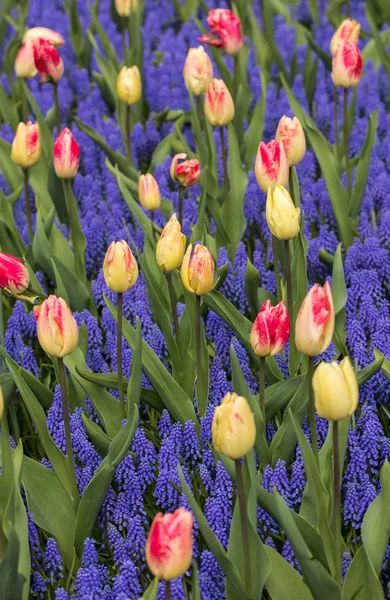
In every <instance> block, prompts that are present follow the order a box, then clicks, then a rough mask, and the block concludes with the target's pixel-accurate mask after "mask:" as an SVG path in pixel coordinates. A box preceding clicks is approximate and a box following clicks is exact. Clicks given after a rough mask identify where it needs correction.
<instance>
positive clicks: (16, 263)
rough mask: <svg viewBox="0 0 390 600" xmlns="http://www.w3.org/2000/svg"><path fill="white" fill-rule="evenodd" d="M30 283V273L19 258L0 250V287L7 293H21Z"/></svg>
mask: <svg viewBox="0 0 390 600" xmlns="http://www.w3.org/2000/svg"><path fill="white" fill-rule="evenodd" d="M29 284H30V275H29V273H28V270H27V269H26V267H25V266H24V264H23V262H22V261H21V260H20V259H19V258H15V257H14V256H11V255H10V254H5V253H4V252H0V288H1V289H2V290H5V291H6V292H8V293H9V294H16V295H19V294H22V293H23V292H24V291H25V290H26V289H27V288H28V286H29Z"/></svg>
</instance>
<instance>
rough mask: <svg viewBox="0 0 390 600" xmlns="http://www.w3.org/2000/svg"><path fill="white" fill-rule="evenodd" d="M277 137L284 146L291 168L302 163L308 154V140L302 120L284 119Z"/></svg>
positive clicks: (277, 131)
mask: <svg viewBox="0 0 390 600" xmlns="http://www.w3.org/2000/svg"><path fill="white" fill-rule="evenodd" d="M275 137H276V140H277V141H278V142H282V144H283V146H284V149H285V151H286V154H287V158H288V164H289V166H290V167H294V166H295V165H297V164H298V163H300V162H301V160H302V159H303V157H304V156H305V152H306V139H305V134H304V132H303V128H302V125H301V122H300V120H299V119H297V117H294V118H293V119H290V118H289V117H286V116H284V117H282V118H281V119H280V121H279V124H278V128H277V130H276V136H275Z"/></svg>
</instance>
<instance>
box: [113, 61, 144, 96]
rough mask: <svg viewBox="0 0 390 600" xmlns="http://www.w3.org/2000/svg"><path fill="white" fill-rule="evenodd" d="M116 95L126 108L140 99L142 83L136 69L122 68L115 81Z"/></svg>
mask: <svg viewBox="0 0 390 600" xmlns="http://www.w3.org/2000/svg"><path fill="white" fill-rule="evenodd" d="M116 93H117V95H118V98H119V100H120V101H121V102H124V103H125V104H127V105H128V106H131V105H132V104H136V103H137V102H138V100H139V99H140V98H141V94H142V82H141V75H140V72H139V70H138V67H137V66H135V67H122V69H121V70H120V71H119V74H118V77H117V80H116Z"/></svg>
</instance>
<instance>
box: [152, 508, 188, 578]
mask: <svg viewBox="0 0 390 600" xmlns="http://www.w3.org/2000/svg"><path fill="white" fill-rule="evenodd" d="M193 525H194V518H193V516H192V514H191V513H190V512H189V511H188V510H186V509H185V508H178V509H177V510H175V512H174V513H166V514H165V515H163V514H162V513H158V514H157V515H156V516H155V517H154V519H153V523H152V527H151V530H150V533H149V537H148V540H147V542H146V562H147V564H148V567H149V569H150V570H151V572H152V573H153V575H154V576H155V577H159V578H160V579H164V580H165V581H170V580H171V579H176V577H181V575H184V573H185V572H186V571H188V569H189V568H190V565H191V561H192V543H193V536H192V528H193Z"/></svg>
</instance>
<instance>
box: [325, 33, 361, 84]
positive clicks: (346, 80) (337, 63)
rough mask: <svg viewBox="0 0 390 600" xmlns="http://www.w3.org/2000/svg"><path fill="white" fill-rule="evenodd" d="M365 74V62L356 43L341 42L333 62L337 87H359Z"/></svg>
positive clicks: (334, 79) (333, 74) (333, 76)
mask: <svg viewBox="0 0 390 600" xmlns="http://www.w3.org/2000/svg"><path fill="white" fill-rule="evenodd" d="M362 73H363V60H362V55H361V54H360V50H359V47H358V45H357V44H356V43H355V42H340V43H339V45H338V47H337V50H336V54H335V55H334V57H333V61H332V79H333V83H334V84H335V86H337V87H342V88H350V87H354V86H355V85H357V84H358V83H359V81H360V79H361V77H362Z"/></svg>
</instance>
